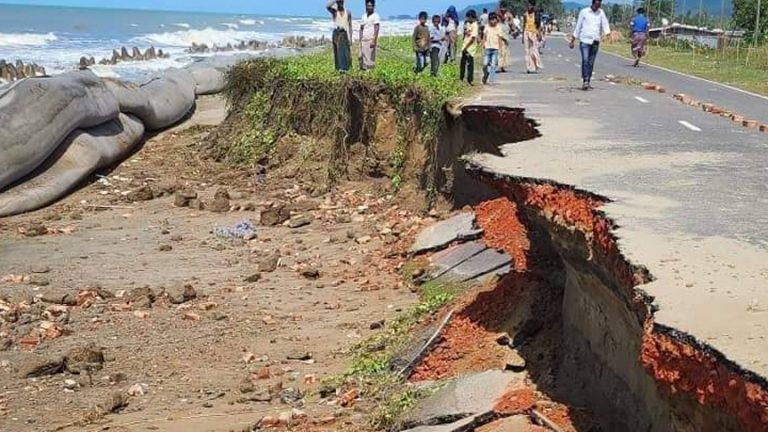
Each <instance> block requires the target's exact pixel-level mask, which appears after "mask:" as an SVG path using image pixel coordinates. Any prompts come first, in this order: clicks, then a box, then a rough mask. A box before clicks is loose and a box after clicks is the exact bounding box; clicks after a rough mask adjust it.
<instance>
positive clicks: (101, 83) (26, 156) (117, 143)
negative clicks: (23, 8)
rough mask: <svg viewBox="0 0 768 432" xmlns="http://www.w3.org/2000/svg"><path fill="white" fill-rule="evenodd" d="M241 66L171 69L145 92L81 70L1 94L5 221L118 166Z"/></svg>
mask: <svg viewBox="0 0 768 432" xmlns="http://www.w3.org/2000/svg"><path fill="white" fill-rule="evenodd" d="M237 60H238V58H236V57H232V58H231V59H213V58H212V59H210V60H209V61H206V62H199V63H193V64H191V65H189V66H187V67H185V68H181V69H169V70H166V71H164V72H163V73H161V74H159V75H158V76H156V77H154V78H152V79H151V80H149V81H147V82H146V83H144V84H140V85H136V84H132V83H129V82H125V81H121V80H117V79H107V78H104V79H101V78H99V77H97V76H96V75H95V74H94V73H93V72H91V71H88V70H80V71H73V72H67V73H64V74H61V75H57V76H53V77H35V78H25V79H21V80H18V81H15V82H12V83H10V84H7V85H6V86H3V87H0V217H4V216H10V215H15V214H19V213H24V212H29V211H32V210H36V209H39V208H41V207H44V206H46V205H49V204H51V203H53V202H55V201H57V200H59V199H61V198H63V197H64V196H66V195H67V194H68V193H69V192H70V191H71V190H72V189H74V188H75V187H77V186H78V185H79V184H80V183H81V182H83V181H84V180H85V179H87V178H88V177H89V176H90V175H91V174H93V173H94V172H95V171H97V170H99V169H103V168H106V167H109V166H111V165H114V164H115V163H118V162H120V161H121V160H123V159H124V158H125V157H127V156H128V155H130V154H131V153H132V152H133V151H134V150H135V149H136V147H137V146H138V145H139V144H140V143H141V141H142V139H143V137H144V133H145V131H158V130H162V129H165V128H168V127H170V126H172V125H174V124H176V123H177V122H179V121H181V120H182V119H183V118H185V117H186V116H187V115H188V114H189V113H190V112H191V111H192V110H193V108H194V106H195V100H196V97H197V96H198V95H203V94H213V93H218V92H220V91H222V90H223V88H224V73H225V69H226V67H228V66H230V65H231V63H233V62H235V61H237Z"/></svg>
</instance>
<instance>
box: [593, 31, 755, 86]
mask: <svg viewBox="0 0 768 432" xmlns="http://www.w3.org/2000/svg"><path fill="white" fill-rule="evenodd" d="M603 46H604V47H605V49H607V50H608V51H611V52H614V53H617V54H620V55H623V56H626V57H629V52H630V47H629V42H627V41H626V40H625V41H624V42H620V43H615V44H604V45H603ZM644 61H645V62H647V63H649V64H652V65H657V66H662V67H666V68H669V69H673V70H677V71H680V72H685V73H688V74H691V75H695V76H698V77H701V78H706V79H709V80H712V81H717V82H720V83H723V84H728V85H732V86H734V87H738V88H742V89H744V90H749V91H752V92H755V93H759V94H763V95H768V80H766V76H768V46H762V47H758V48H752V47H751V46H747V45H743V46H741V47H735V46H732V47H727V48H724V49H709V48H702V47H696V46H692V45H689V44H686V43H683V42H677V43H675V42H674V41H672V42H664V43H661V44H658V43H655V42H652V43H650V44H649V45H648V56H647V57H646V58H645V59H644Z"/></svg>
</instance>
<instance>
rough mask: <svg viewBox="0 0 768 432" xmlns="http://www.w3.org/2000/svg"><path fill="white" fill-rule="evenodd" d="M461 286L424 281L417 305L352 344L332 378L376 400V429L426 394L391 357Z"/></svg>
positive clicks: (373, 420) (394, 421)
mask: <svg viewBox="0 0 768 432" xmlns="http://www.w3.org/2000/svg"><path fill="white" fill-rule="evenodd" d="M463 289H464V286H463V285H461V284H451V283H438V282H429V283H426V284H424V285H423V286H422V287H421V291H420V293H421V300H420V302H419V303H418V304H417V305H415V306H414V307H413V308H411V309H410V310H408V311H407V312H405V313H403V314H402V315H401V316H400V317H398V318H397V319H395V320H393V321H391V322H389V323H387V324H386V325H385V326H384V328H383V329H382V330H381V331H380V332H379V333H377V334H376V335H375V336H373V337H371V338H369V339H367V340H365V341H363V342H361V343H359V344H357V345H355V346H354V347H353V348H352V350H351V352H352V362H351V364H350V367H349V369H348V370H347V371H346V372H345V373H344V374H343V375H342V376H340V377H337V378H335V379H334V381H335V384H336V385H338V386H346V387H354V388H357V389H358V390H359V392H360V396H361V398H363V399H365V400H367V401H370V402H373V403H375V405H376V408H375V409H374V410H373V411H372V413H371V416H370V419H369V420H370V422H371V426H373V427H374V428H376V429H377V430H380V429H385V430H388V429H391V428H392V427H394V426H395V425H396V424H397V422H398V420H399V419H400V417H401V416H402V414H403V413H404V412H406V411H407V410H408V409H410V408H412V407H413V406H414V405H415V403H416V402H417V401H418V400H419V399H421V398H422V397H424V396H426V395H428V394H429V393H428V391H426V390H424V389H419V388H416V387H414V386H412V385H410V384H408V383H407V382H406V381H405V378H406V377H403V376H401V375H400V374H399V371H398V370H396V368H395V367H394V365H393V360H394V358H395V356H396V355H397V354H398V353H399V352H401V350H402V349H403V348H404V347H406V346H407V345H408V344H409V343H410V342H411V340H412V337H413V330H414V329H415V328H416V327H417V325H418V324H419V323H420V322H421V321H422V320H423V319H425V318H426V317H430V316H432V315H434V314H435V313H437V312H438V311H439V310H441V309H442V308H443V307H444V306H445V305H447V304H449V303H450V302H452V301H453V300H454V299H455V298H456V296H457V294H458V293H460V292H461V291H462V290H463Z"/></svg>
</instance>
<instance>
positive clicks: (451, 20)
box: [443, 6, 459, 63]
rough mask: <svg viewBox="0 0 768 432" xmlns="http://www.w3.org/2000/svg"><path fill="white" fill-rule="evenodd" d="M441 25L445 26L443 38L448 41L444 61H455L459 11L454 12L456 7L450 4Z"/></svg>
mask: <svg viewBox="0 0 768 432" xmlns="http://www.w3.org/2000/svg"><path fill="white" fill-rule="evenodd" d="M443 27H445V38H446V41H447V42H448V44H447V45H448V47H447V50H446V52H445V63H448V62H449V61H450V62H454V61H456V51H457V50H458V41H459V13H458V12H456V7H455V6H451V7H449V8H448V10H447V11H446V12H445V17H444V18H443Z"/></svg>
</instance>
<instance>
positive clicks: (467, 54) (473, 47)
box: [459, 9, 480, 85]
mask: <svg viewBox="0 0 768 432" xmlns="http://www.w3.org/2000/svg"><path fill="white" fill-rule="evenodd" d="M476 20H477V12H475V10H474V9H470V10H469V11H467V16H466V21H465V22H464V42H463V44H464V45H463V46H462V48H461V64H460V65H459V67H460V69H459V78H460V79H461V80H462V81H464V78H465V77H466V78H467V84H469V85H472V82H473V81H474V79H475V53H476V51H477V49H478V48H477V47H478V46H479V45H480V39H478V32H479V30H478V29H477V23H476V22H475V21H476Z"/></svg>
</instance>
